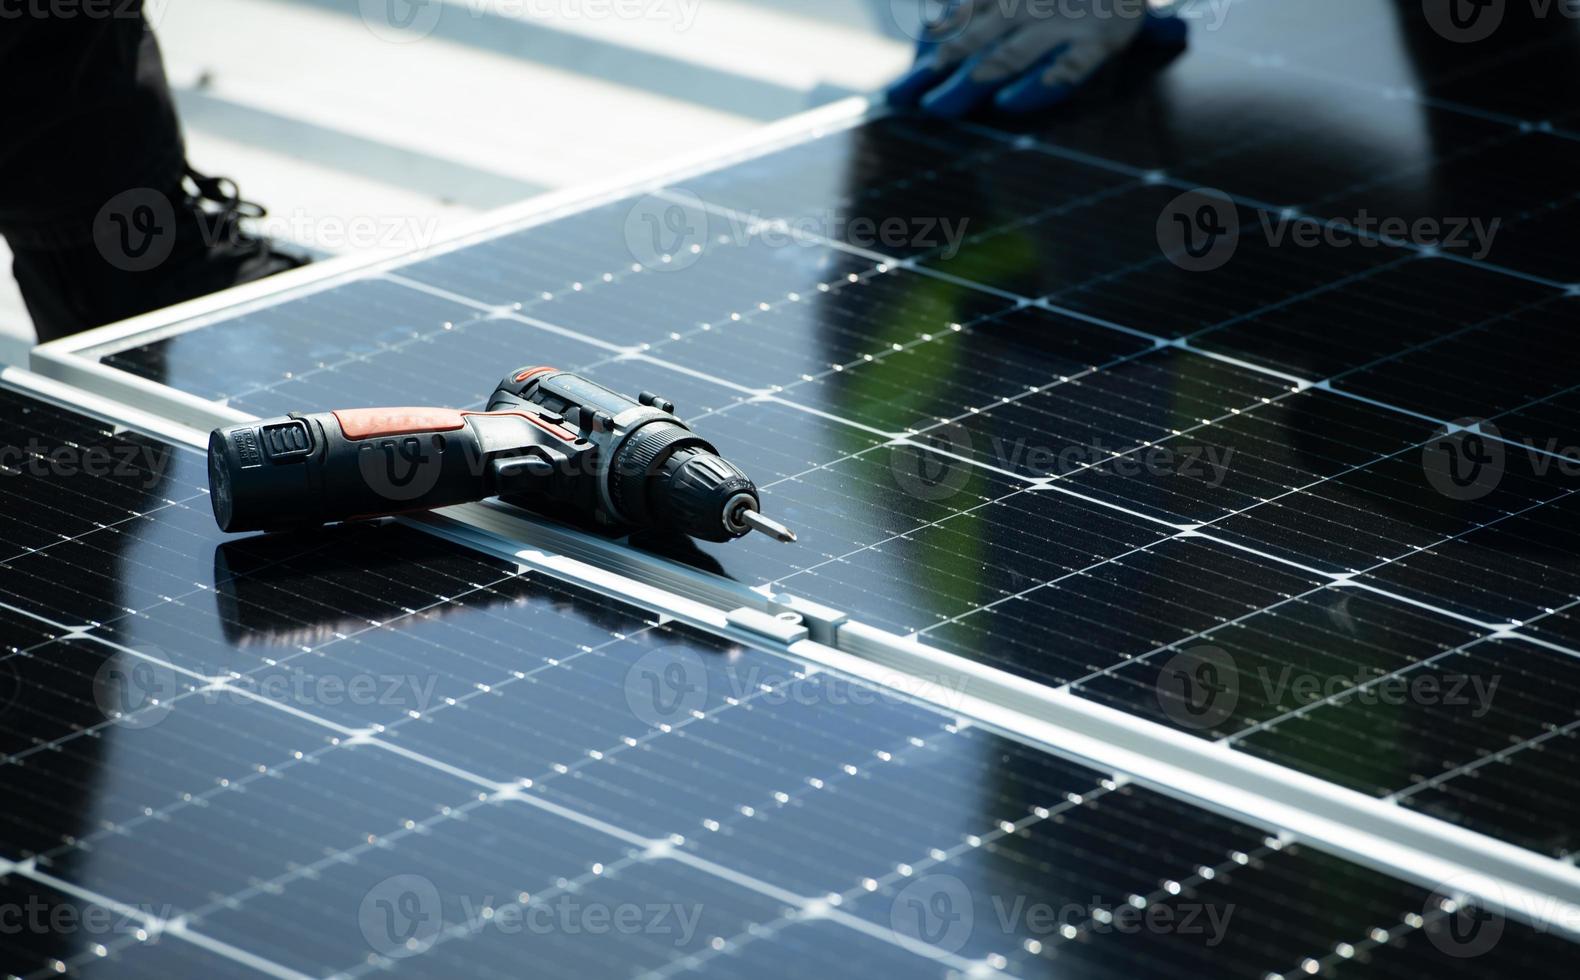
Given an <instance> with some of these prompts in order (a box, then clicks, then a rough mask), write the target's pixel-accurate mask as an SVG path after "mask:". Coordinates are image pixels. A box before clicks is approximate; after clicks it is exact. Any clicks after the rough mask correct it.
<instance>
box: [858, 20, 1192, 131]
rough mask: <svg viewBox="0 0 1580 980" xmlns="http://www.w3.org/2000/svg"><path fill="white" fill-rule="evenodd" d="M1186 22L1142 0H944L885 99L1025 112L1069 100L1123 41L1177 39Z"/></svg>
mask: <svg viewBox="0 0 1580 980" xmlns="http://www.w3.org/2000/svg"><path fill="white" fill-rule="evenodd" d="M1185 35H1186V27H1185V22H1184V21H1182V20H1180V19H1179V18H1178V17H1175V16H1173V15H1171V14H1165V13H1158V12H1156V11H1153V10H1152V9H1151V8H1150V6H1149V5H1148V4H1147V3H1146V0H1015V2H1006V0H952V2H951V3H950V5H949V7H948V8H947V9H946V10H945V12H944V13H943V15H942V16H940V17H939V18H938V19H937V20H936V21H934V22H933V23H931V24H930V25H928V26H927V28H926V32H925V33H924V34H923V36H922V40H921V43H920V45H919V46H918V48H917V54H916V63H915V64H914V65H913V66H912V67H911V70H910V71H909V72H908V73H906V75H905V76H904V77H903V78H901V79H900V80H899V81H897V82H895V83H894V84H893V85H891V86H890V87H889V90H888V99H889V104H891V105H895V106H905V107H911V106H920V107H921V109H922V110H923V111H924V112H927V113H930V114H932V115H935V116H943V117H946V118H956V117H959V116H963V115H965V114H966V113H968V112H970V111H972V110H973V109H976V108H977V107H979V106H982V105H984V104H986V103H987V102H989V101H990V100H991V102H992V103H993V105H994V107H995V108H997V109H999V110H1000V111H1003V112H1012V113H1019V112H1034V111H1036V110H1039V109H1046V108H1048V107H1050V106H1054V105H1058V104H1059V103H1061V102H1063V101H1065V100H1066V99H1068V98H1069V97H1070V96H1071V94H1073V93H1074V92H1075V91H1076V90H1077V89H1079V88H1080V87H1081V85H1083V84H1084V83H1085V82H1086V81H1087V80H1088V79H1090V78H1091V77H1092V75H1093V74H1094V73H1095V72H1096V71H1097V69H1099V68H1101V67H1102V66H1103V65H1104V64H1105V63H1106V62H1107V61H1108V60H1109V59H1110V58H1112V57H1114V56H1115V55H1117V54H1119V53H1120V52H1122V51H1124V50H1125V49H1127V48H1129V47H1130V46H1131V45H1132V44H1138V43H1142V44H1153V45H1157V46H1159V47H1175V48H1178V47H1183V46H1184V44H1185Z"/></svg>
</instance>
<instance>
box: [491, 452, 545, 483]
mask: <svg viewBox="0 0 1580 980" xmlns="http://www.w3.org/2000/svg"><path fill="white" fill-rule="evenodd" d="M553 475H554V464H553V463H552V462H550V461H549V460H547V459H544V458H543V457H542V456H515V457H512V458H510V459H497V460H495V461H494V476H495V478H497V479H498V480H499V481H500V482H501V483H504V482H506V481H515V480H521V479H530V478H533V477H544V476H553Z"/></svg>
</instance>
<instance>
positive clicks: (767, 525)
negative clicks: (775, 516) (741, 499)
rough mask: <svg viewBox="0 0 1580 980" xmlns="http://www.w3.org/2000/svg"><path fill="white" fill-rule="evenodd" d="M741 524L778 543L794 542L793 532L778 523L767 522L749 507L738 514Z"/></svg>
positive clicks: (766, 519) (767, 520)
mask: <svg viewBox="0 0 1580 980" xmlns="http://www.w3.org/2000/svg"><path fill="white" fill-rule="evenodd" d="M740 519H741V523H743V524H745V525H746V526H747V527H750V528H751V529H752V530H754V531H761V532H763V533H764V534H766V535H768V536H769V537H770V538H774V539H775V540H778V541H783V542H784V543H785V544H790V543H791V542H793V541H794V540H795V532H794V531H792V530H790V529H789V528H787V527H785V526H784V525H783V524H780V523H779V522H778V521H774V520H769V519H768V518H766V517H764V516H763V515H761V514H759V513H757V512H756V511H755V510H752V509H751V508H750V507H747V508H746V509H744V510H742V511H741V512H740Z"/></svg>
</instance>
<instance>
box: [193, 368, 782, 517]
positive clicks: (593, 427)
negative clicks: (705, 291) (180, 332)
mask: <svg viewBox="0 0 1580 980" xmlns="http://www.w3.org/2000/svg"><path fill="white" fill-rule="evenodd" d="M674 412H675V406H674V405H673V404H672V403H670V402H669V401H668V400H666V399H664V398H660V397H659V396H657V395H654V394H652V393H651V392H643V393H642V394H641V396H640V397H639V398H637V399H636V400H634V401H633V400H632V399H630V398H628V397H626V396H625V395H621V394H618V393H616V392H614V391H610V390H609V389H608V388H605V387H603V386H602V385H599V384H596V383H594V382H592V381H589V380H587V379H586V378H583V377H580V376H578V375H575V374H571V373H570V372H568V371H559V370H555V369H554V368H547V367H530V368H525V369H523V370H521V371H517V372H515V373H513V374H511V375H509V376H507V377H506V378H505V379H504V380H503V381H502V382H500V384H499V387H498V388H497V389H496V390H495V391H494V395H493V398H491V399H490V400H489V403H488V408H487V410H486V411H482V412H471V411H458V410H456V409H449V408H359V409H349V410H347V409H343V410H340V411H336V412H320V413H316V414H311V415H304V414H300V413H292V414H290V415H288V416H285V417H283V418H274V419H264V420H261V421H256V422H245V423H242V424H240V425H230V426H223V427H221V428H218V429H215V430H214V432H213V433H212V434H211V435H210V436H209V446H208V463H209V499H210V502H211V503H212V504H213V506H214V518H215V520H217V521H218V522H219V526H220V528H221V529H222V530H225V531H284V530H294V529H298V528H304V527H313V526H316V525H320V524H327V523H330V522H334V521H345V520H353V519H356V518H365V517H382V516H385V515H389V514H396V513H403V512H406V511H415V510H428V509H431V508H435V507H447V506H449V505H451V504H460V503H467V502H469V501H474V500H482V499H483V498H485V497H496V496H497V497H502V498H504V499H505V500H507V501H509V502H511V503H516V504H521V505H524V506H528V507H534V508H538V509H548V510H558V511H561V512H564V511H569V512H571V513H574V514H576V515H579V516H581V517H584V518H590V519H592V520H593V521H594V522H596V523H598V524H600V525H603V526H605V527H610V528H617V529H629V530H633V531H634V530H639V529H646V528H655V529H673V530H678V531H681V532H683V533H685V534H688V535H690V536H691V537H694V538H701V539H703V540H706V541H729V540H731V539H733V538H739V537H741V536H743V535H745V534H747V533H749V532H751V531H753V530H756V531H760V532H762V533H765V534H768V535H770V536H771V537H774V538H777V539H778V540H780V541H794V540H795V534H794V533H793V532H791V531H790V529H789V528H786V527H785V526H784V525H782V524H779V523H778V522H776V521H772V520H769V519H768V518H766V517H764V516H763V515H762V514H761V513H760V511H761V503H760V498H759V496H758V493H757V486H756V484H754V483H753V482H752V480H751V478H750V477H748V476H747V475H746V474H745V473H743V472H741V470H740V468H739V467H737V466H735V465H734V464H732V463H730V462H729V461H727V460H725V459H724V458H722V457H721V456H719V454H718V451H717V450H715V449H714V448H713V446H712V445H711V444H709V443H708V442H707V440H705V439H703V438H702V437H701V436H699V435H697V434H696V433H695V432H693V431H692V430H691V428H690V427H689V426H687V425H686V423H684V422H682V421H681V420H680V419H679V418H676V417H675V414H674Z"/></svg>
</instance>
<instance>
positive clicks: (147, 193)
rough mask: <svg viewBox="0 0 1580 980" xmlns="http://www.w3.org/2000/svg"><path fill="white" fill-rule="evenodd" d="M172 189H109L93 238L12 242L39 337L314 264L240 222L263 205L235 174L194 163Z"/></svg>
mask: <svg viewBox="0 0 1580 980" xmlns="http://www.w3.org/2000/svg"><path fill="white" fill-rule="evenodd" d="M186 176H187V179H186V180H185V181H183V182H181V183H180V184H178V185H177V186H176V187H175V188H173V189H171V190H169V191H158V190H155V189H153V188H148V187H139V188H134V189H132V190H128V191H124V192H122V193H120V194H118V195H116V196H115V197H114V198H111V199H110V201H108V202H107V203H106V204H105V205H104V207H103V208H102V209H100V211H99V213H98V215H97V216H96V217H95V218H94V219H93V227H92V234H91V238H89V239H88V240H86V241H85V240H83V239H84V237H85V236H83V235H82V234H81V232H82V229H63V233H62V235H61V241H60V243H59V244H54V243H49V242H47V241H44V242H38V243H28V244H27V245H24V246H23V247H19V248H15V249H14V251H15V262H14V265H13V271H14V273H15V275H16V281H17V284H18V285H19V286H20V287H21V290H22V298H23V300H24V301H26V303H27V308H28V312H29V313H30V314H31V315H32V317H33V325H34V327H35V328H36V329H37V331H38V339H39V342H41V343H42V342H45V341H49V340H55V339H57V338H60V337H64V336H67V335H69V334H74V333H77V332H79V331H82V330H87V329H89V328H90V327H97V326H100V325H102V324H105V323H113V322H115V321H117V320H124V319H126V318H127V317H131V316H136V315H137V314H139V313H146V312H148V311H149V310H156V309H160V308H162V307H166V306H171V305H173V304H175V303H180V302H182V301H184V300H189V299H192V298H194V297H197V296H204V295H207V294H209V293H213V292H218V291H219V290H221V289H226V288H228V287H230V286H237V285H240V284H242V283H247V282H254V281H256V280H258V279H262V278H264V277H266V276H272V275H274V274H275V273H276V272H284V271H285V270H287V269H294V268H297V267H298V266H302V265H305V264H307V263H308V262H309V261H310V259H309V257H308V256H306V255H304V254H299V253H292V252H289V251H286V250H283V249H281V248H279V247H277V246H276V245H275V243H273V242H272V241H271V240H270V239H268V238H266V237H263V236H260V235H254V234H251V233H249V232H248V231H246V229H244V228H243V227H242V221H243V219H245V218H261V217H263V216H264V214H265V211H264V209H263V208H261V207H259V206H258V205H256V204H254V203H252V202H250V201H244V200H242V199H241V195H240V193H239V192H238V191H237V189H236V185H235V183H234V182H232V181H230V180H229V179H227V178H224V177H205V176H203V175H201V174H199V173H197V172H196V171H194V170H192V169H191V168H190V167H189V168H187V171H186Z"/></svg>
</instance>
